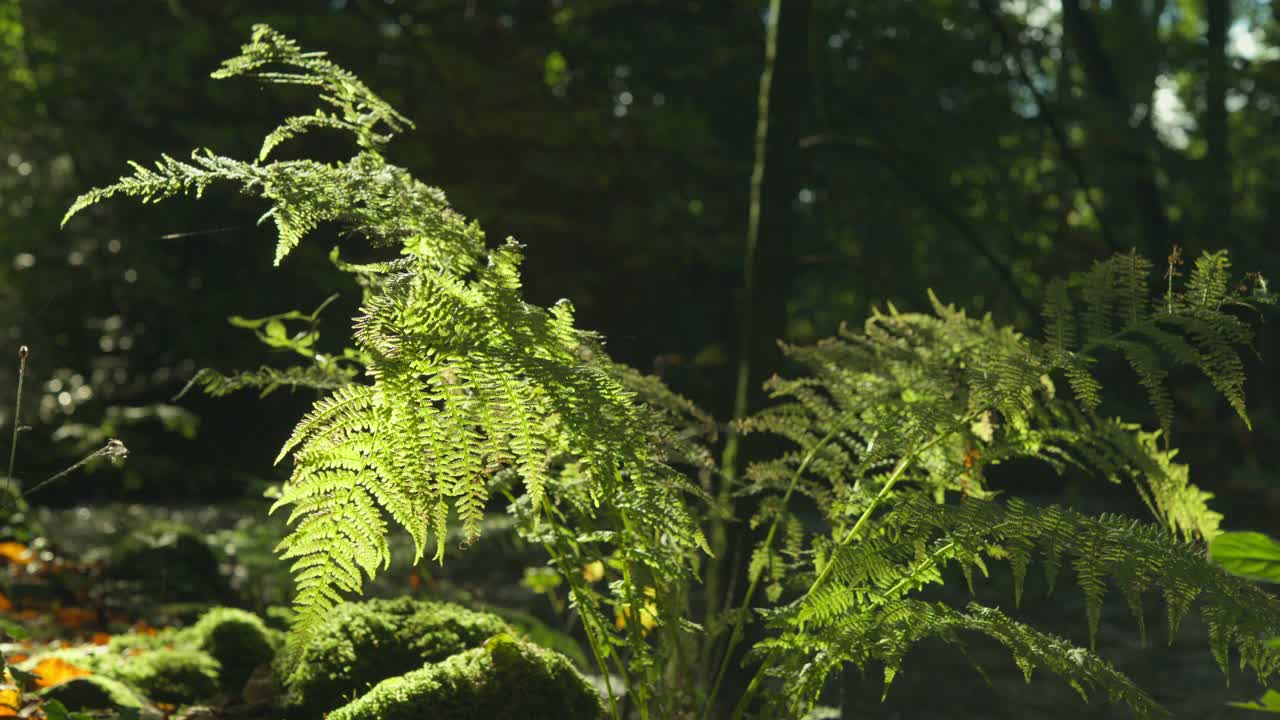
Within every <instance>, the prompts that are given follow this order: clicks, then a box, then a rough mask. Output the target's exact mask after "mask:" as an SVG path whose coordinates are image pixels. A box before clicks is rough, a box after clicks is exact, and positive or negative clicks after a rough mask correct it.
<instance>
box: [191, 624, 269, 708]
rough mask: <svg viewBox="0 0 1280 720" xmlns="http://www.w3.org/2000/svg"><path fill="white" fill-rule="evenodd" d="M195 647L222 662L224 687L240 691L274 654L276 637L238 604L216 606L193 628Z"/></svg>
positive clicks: (231, 690)
mask: <svg viewBox="0 0 1280 720" xmlns="http://www.w3.org/2000/svg"><path fill="white" fill-rule="evenodd" d="M190 635H191V638H192V640H194V642H195V645H196V647H198V648H199V649H201V650H203V651H205V652H207V653H209V654H210V655H212V656H213V658H214V659H215V660H217V661H218V663H219V664H220V665H221V666H222V672H221V674H220V675H219V681H220V682H221V685H222V689H223V690H226V691H228V692H232V693H236V694H238V693H239V692H240V690H241V689H242V688H244V683H245V681H246V680H248V679H249V675H250V674H252V673H253V671H254V668H257V667H258V666H259V665H263V664H266V663H270V662H271V659H272V658H273V657H274V656H275V651H276V639H275V635H274V634H273V631H271V630H269V629H268V628H267V626H266V625H265V624H263V622H262V619H261V618H259V617H258V616H257V615H254V614H253V613H251V612H246V611H244V610H238V609H236V608H214V609H213V610H210V611H209V612H207V613H205V614H204V615H203V616H201V618H200V620H199V621H198V622H197V623H196V624H195V625H194V626H192V628H191V631H190Z"/></svg>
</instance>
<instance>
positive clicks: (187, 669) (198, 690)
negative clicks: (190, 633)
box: [103, 649, 221, 704]
mask: <svg viewBox="0 0 1280 720" xmlns="http://www.w3.org/2000/svg"><path fill="white" fill-rule="evenodd" d="M113 664H114V667H111V668H104V670H103V672H104V673H105V674H108V675H111V676H112V677H115V678H116V679H118V680H123V681H125V682H127V683H129V684H131V685H134V686H136V687H138V688H139V689H141V690H142V691H143V692H144V693H146V694H147V696H148V697H150V698H151V699H152V700H158V701H161V702H169V703H178V704H185V703H191V702H195V701H197V700H203V699H206V698H209V697H212V696H214V695H216V694H217V693H218V674H219V671H220V670H221V666H220V665H219V664H218V661H217V660H214V659H213V657H211V656H210V655H209V654H208V653H205V652H202V651H199V650H190V649H183V650H155V651H152V652H148V653H143V654H141V655H137V656H133V657H129V658H122V659H120V660H119V661H117V662H116V663H113Z"/></svg>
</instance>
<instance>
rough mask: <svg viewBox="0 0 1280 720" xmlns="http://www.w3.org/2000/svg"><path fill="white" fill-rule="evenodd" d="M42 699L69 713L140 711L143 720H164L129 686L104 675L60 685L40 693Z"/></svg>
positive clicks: (85, 677)
mask: <svg viewBox="0 0 1280 720" xmlns="http://www.w3.org/2000/svg"><path fill="white" fill-rule="evenodd" d="M40 697H42V698H45V699H47V700H57V701H58V702H60V703H62V704H63V705H65V706H66V707H67V709H68V710H107V711H111V710H137V711H138V712H139V714H140V715H141V716H142V717H143V718H158V717H160V712H159V711H158V710H156V709H155V708H153V707H151V706H150V705H148V704H147V702H146V701H145V700H144V699H143V698H142V697H141V696H139V695H138V693H137V692H135V691H134V690H133V689H132V688H130V687H129V686H128V685H126V684H124V683H122V682H120V681H119V680H112V679H111V678H107V677H103V676H101V675H86V676H84V677H77V678H72V679H70V680H68V681H66V682H62V683H58V684H57V685H54V686H53V687H50V688H46V689H44V690H42V691H40Z"/></svg>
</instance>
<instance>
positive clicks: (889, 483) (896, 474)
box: [800, 413, 977, 602]
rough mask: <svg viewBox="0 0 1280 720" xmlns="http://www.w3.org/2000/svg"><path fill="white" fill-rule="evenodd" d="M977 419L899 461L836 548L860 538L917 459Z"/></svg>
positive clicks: (822, 578)
mask: <svg viewBox="0 0 1280 720" xmlns="http://www.w3.org/2000/svg"><path fill="white" fill-rule="evenodd" d="M976 417H977V413H970V414H968V415H966V416H965V417H964V418H963V419H961V420H960V422H959V423H957V424H956V427H954V428H952V429H950V430H947V431H946V432H943V433H939V434H938V435H935V436H934V437H933V439H932V440H930V441H929V442H927V443H925V444H923V445H921V446H919V447H917V448H916V449H914V450H912V451H911V452H909V453H907V454H906V455H904V456H902V458H901V459H900V460H898V464H897V465H896V466H895V467H894V468H893V472H892V473H890V474H889V479H888V480H885V483H884V487H882V488H880V492H878V493H876V496H875V498H874V499H873V500H872V501H871V504H870V505H868V506H867V509H866V510H863V511H862V515H861V516H859V517H858V521H857V522H855V523H854V524H853V527H851V528H849V532H847V533H845V536H844V537H843V538H841V539H840V543H839V544H838V545H837V546H836V548H837V549H838V548H842V547H844V546H845V545H848V544H849V543H851V542H853V539H854V538H856V537H857V536H858V531H859V530H861V529H862V527H863V526H864V525H866V524H867V522H868V521H869V520H870V519H871V513H873V512H875V511H876V509H877V508H879V507H880V504H881V503H883V502H884V499H885V498H886V497H888V496H889V492H890V491H891V490H893V486H894V485H897V484H898V481H899V480H901V479H902V476H903V475H904V474H905V473H906V472H907V468H908V467H910V466H911V463H913V462H915V459H916V458H918V457H920V455H921V454H922V453H924V452H925V451H927V450H929V449H930V448H932V447H934V446H935V445H937V444H938V443H940V442H942V441H943V440H946V439H947V438H949V437H951V435H952V433H954V432H955V431H956V430H957V429H959V428H961V427H963V426H964V425H966V424H968V423H969V422H970V421H972V420H973V419H974V418H976ZM834 569H835V563H831V562H828V563H827V564H826V565H824V566H823V568H822V570H821V572H819V573H818V577H816V578H814V580H813V583H812V584H811V585H809V589H808V590H806V591H805V593H804V595H803V596H801V598H800V601H801V602H803V601H804V599H805V598H807V597H809V596H810V595H812V594H813V593H814V591H815V590H817V589H818V588H819V587H821V586H822V584H823V583H824V582H826V580H827V578H828V577H830V576H831V572H832V571H833V570H834Z"/></svg>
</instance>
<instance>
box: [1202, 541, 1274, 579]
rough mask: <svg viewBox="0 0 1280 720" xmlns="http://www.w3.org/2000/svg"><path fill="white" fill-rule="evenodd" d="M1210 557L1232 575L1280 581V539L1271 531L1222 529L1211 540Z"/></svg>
mask: <svg viewBox="0 0 1280 720" xmlns="http://www.w3.org/2000/svg"><path fill="white" fill-rule="evenodd" d="M1209 558H1210V559H1211V560H1213V562H1215V563H1217V564H1218V565H1220V566H1222V569H1224V570H1226V571H1227V572H1229V573H1231V574H1232V575H1239V576H1240V577H1246V578H1250V579H1253V580H1261V581H1263V582H1273V583H1280V542H1277V541H1276V540H1275V539H1274V538H1272V537H1270V536H1268V535H1264V534H1262V533H1257V532H1229V533H1223V534H1221V535H1219V536H1218V537H1216V538H1214V539H1213V542H1211V543H1209Z"/></svg>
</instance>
